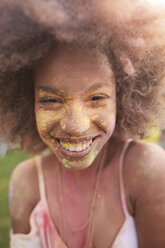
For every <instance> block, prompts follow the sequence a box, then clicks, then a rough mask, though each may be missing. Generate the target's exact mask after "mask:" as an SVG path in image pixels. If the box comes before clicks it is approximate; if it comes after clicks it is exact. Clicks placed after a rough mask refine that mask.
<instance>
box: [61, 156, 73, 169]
mask: <svg viewBox="0 0 165 248" xmlns="http://www.w3.org/2000/svg"><path fill="white" fill-rule="evenodd" d="M62 163H63V165H64V166H65V168H67V169H68V168H71V167H72V165H73V164H74V162H71V161H68V160H67V159H66V158H63V159H62Z"/></svg>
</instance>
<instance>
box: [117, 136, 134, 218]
mask: <svg viewBox="0 0 165 248" xmlns="http://www.w3.org/2000/svg"><path fill="white" fill-rule="evenodd" d="M131 141H132V139H128V140H127V141H126V142H125V144H124V146H123V149H122V152H121V155H120V158H119V184H120V197H121V203H122V208H123V211H124V214H125V216H128V215H129V213H128V209H127V203H126V193H125V188H124V182H123V161H124V157H125V154H126V151H127V149H128V146H129V144H130V143H131Z"/></svg>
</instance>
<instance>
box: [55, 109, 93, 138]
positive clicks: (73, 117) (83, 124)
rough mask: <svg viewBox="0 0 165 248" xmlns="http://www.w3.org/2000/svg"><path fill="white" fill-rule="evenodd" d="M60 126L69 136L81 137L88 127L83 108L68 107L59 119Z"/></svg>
mask: <svg viewBox="0 0 165 248" xmlns="http://www.w3.org/2000/svg"><path fill="white" fill-rule="evenodd" d="M60 126H61V129H62V130H63V131H65V132H66V133H68V134H69V135H71V136H76V137H79V136H82V135H83V134H84V133H85V132H86V131H88V129H89V127H90V119H89V116H88V114H87V111H86V110H85V107H82V106H79V104H73V105H72V106H70V107H69V108H68V110H67V111H66V114H65V116H64V117H63V119H61V121H60Z"/></svg>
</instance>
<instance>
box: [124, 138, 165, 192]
mask: <svg viewBox="0 0 165 248" xmlns="http://www.w3.org/2000/svg"><path fill="white" fill-rule="evenodd" d="M124 176H125V177H126V178H127V182H128V183H130V184H131V190H135V191H137V192H138V191H139V190H140V189H142V188H143V187H145V186H146V185H148V183H151V182H152V183H156V184H157V185H159V184H161V179H162V180H163V181H164V179H165V151H164V150H163V149H162V148H161V147H160V146H159V145H157V144H153V143H143V142H132V143H131V144H130V146H129V148H128V151H127V153H126V156H125V161H124ZM137 180H140V183H139V184H138V185H137ZM132 187H133V188H132ZM134 193H135V192H134Z"/></svg>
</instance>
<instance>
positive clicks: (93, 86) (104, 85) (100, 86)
mask: <svg viewBox="0 0 165 248" xmlns="http://www.w3.org/2000/svg"><path fill="white" fill-rule="evenodd" d="M103 87H108V88H112V86H111V85H110V84H108V83H99V84H93V85H91V86H90V87H89V88H88V89H87V90H85V92H87V91H90V90H97V89H99V88H103Z"/></svg>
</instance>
